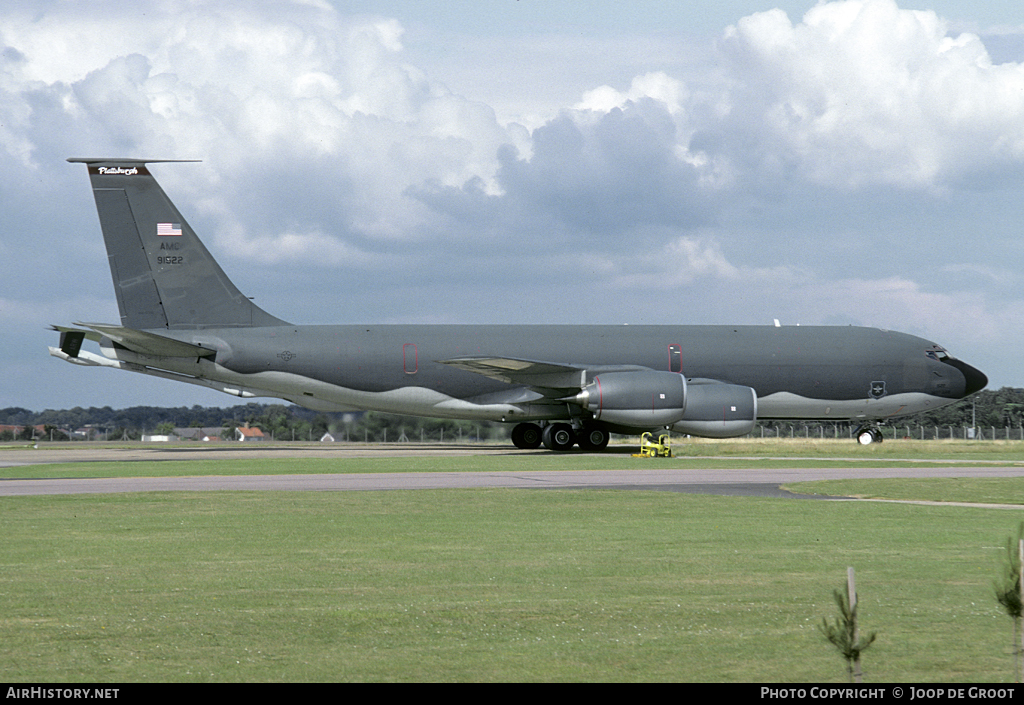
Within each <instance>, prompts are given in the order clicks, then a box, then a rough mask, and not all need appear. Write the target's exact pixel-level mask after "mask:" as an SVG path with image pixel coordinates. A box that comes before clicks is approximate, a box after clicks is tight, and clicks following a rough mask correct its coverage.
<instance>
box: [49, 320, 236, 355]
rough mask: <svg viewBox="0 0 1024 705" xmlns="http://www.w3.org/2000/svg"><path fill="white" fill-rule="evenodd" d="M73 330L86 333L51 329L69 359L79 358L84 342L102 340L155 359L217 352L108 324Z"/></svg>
mask: <svg viewBox="0 0 1024 705" xmlns="http://www.w3.org/2000/svg"><path fill="white" fill-rule="evenodd" d="M75 325H76V326H84V327H85V328H88V329H89V330H82V329H81V328H71V327H68V326H53V330H55V331H59V332H60V333H61V336H60V337H61V346H60V349H61V350H62V351H64V352H65V353H67V354H69V355H70V356H71V357H77V356H78V350H79V349H80V348H81V347H82V341H83V340H84V339H86V338H88V339H89V340H93V341H96V342H99V341H100V340H102V339H103V338H109V339H110V340H112V341H113V342H115V343H117V344H118V345H120V346H121V347H124V348H127V349H128V350H131V351H132V352H136V353H139V354H141V355H152V356H154V357H213V356H214V355H216V354H217V351H216V350H212V349H210V348H204V347H203V346H201V345H194V344H192V343H185V342H182V341H180V340H175V339H173V338H165V337H164V336H162V335H157V334H156V333H147V332H146V331H141V330H135V329H134V328H125V327H124V326H115V325H112V324H108V323H76V324H75Z"/></svg>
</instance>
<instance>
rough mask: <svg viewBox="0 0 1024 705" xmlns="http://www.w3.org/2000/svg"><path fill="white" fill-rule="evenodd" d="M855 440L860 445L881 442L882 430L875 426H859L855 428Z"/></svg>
mask: <svg viewBox="0 0 1024 705" xmlns="http://www.w3.org/2000/svg"><path fill="white" fill-rule="evenodd" d="M857 442H858V443H860V444H861V445H862V446H869V445H871V444H872V443H881V442H882V432H881V431H879V430H878V429H877V428H861V429H858V430H857Z"/></svg>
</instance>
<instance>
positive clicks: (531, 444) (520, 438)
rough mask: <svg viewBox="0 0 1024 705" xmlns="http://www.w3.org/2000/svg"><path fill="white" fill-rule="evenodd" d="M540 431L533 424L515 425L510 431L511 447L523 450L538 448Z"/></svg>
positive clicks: (538, 427)
mask: <svg viewBox="0 0 1024 705" xmlns="http://www.w3.org/2000/svg"><path fill="white" fill-rule="evenodd" d="M540 442H541V430H540V426H538V425H537V424H535V423H521V424H516V425H515V427H514V428H513V429H512V445H514V446H515V447H516V448H522V449H523V450H532V449H534V448H540Z"/></svg>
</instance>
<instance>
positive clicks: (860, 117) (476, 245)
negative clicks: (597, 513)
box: [0, 0, 1024, 347]
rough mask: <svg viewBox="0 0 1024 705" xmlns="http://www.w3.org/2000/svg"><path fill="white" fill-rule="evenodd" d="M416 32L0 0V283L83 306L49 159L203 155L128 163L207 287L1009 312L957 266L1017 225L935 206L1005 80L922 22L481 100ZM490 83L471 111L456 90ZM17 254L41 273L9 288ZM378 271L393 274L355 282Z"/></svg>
mask: <svg viewBox="0 0 1024 705" xmlns="http://www.w3.org/2000/svg"><path fill="white" fill-rule="evenodd" d="M338 7H340V6H338ZM415 41H416V39H415V37H414V38H410V37H408V36H407V35H406V32H405V29H404V26H403V24H402V23H401V21H399V20H398V19H395V18H387V17H370V16H349V15H346V14H344V12H342V11H339V10H338V9H337V7H335V6H333V5H331V4H327V3H324V2H317V1H313V0H309V1H299V0H273V1H272V2H267V3H250V2H243V1H242V0H219V1H218V2H208V3H196V2H192V1H190V0H164V1H160V0H140V2H137V3H133V4H132V7H131V8H130V9H127V10H126V9H124V8H115V7H113V6H110V5H105V4H103V3H100V4H98V5H96V4H93V5H89V4H83V3H55V4H54V3H51V4H48V5H47V6H46V7H45V8H44V9H41V10H40V9H37V8H32V7H29V6H27V5H26V6H24V7H22V6H19V7H18V8H14V9H12V10H11V11H9V12H5V13H3V16H0V61H2V63H0V155H2V158H3V159H4V161H5V164H7V165H9V168H8V169H5V170H3V171H2V172H0V203H3V204H5V206H4V207H5V211H4V218H3V222H5V225H6V226H7V229H8V232H15V233H17V234H18V235H20V237H19V236H8V235H6V234H5V236H4V238H3V240H2V242H0V245H2V247H3V250H2V253H3V255H4V257H5V259H10V260H11V261H18V262H20V263H21V264H22V265H23V266H20V267H18V268H17V270H16V271H12V272H10V273H9V276H8V281H7V282H6V285H7V286H9V287H12V288H15V289H25V290H26V291H33V288H32V287H37V290H36V292H37V293H36V296H37V298H39V299H44V298H47V297H49V298H48V299H47V300H49V301H52V302H53V305H55V306H58V307H61V306H73V305H74V301H75V300H76V297H77V300H79V301H83V302H86V301H87V302H95V301H96V300H98V299H100V298H102V297H104V296H106V295H107V294H108V293H109V279H108V277H107V273H106V272H105V270H104V267H105V266H106V264H105V257H104V255H103V252H102V242H101V240H100V239H99V238H98V237H97V235H96V233H95V232H94V231H95V213H94V211H93V210H92V204H91V203H90V201H89V198H90V196H89V193H88V191H87V189H86V188H85V182H84V174H83V173H82V170H81V169H80V168H79V167H77V166H75V167H71V166H68V165H65V164H63V163H62V160H63V159H64V158H65V157H68V156H118V155H123V156H132V157H151V158H200V159H202V160H203V162H204V163H203V164H192V165H173V166H172V165H155V166H154V167H153V169H154V172H155V173H156V174H157V176H158V178H159V179H160V180H161V183H162V184H163V185H164V187H165V189H166V190H167V191H168V193H169V194H170V195H171V197H172V198H173V199H174V200H175V201H176V202H177V203H178V204H179V206H180V207H181V208H182V210H183V212H184V213H185V215H186V217H187V218H188V219H189V220H190V222H191V224H192V225H193V226H194V227H196V229H197V230H198V231H199V232H200V233H202V234H203V236H204V238H205V239H207V240H208V242H209V243H210V245H211V249H213V250H214V251H216V252H218V256H221V254H220V253H225V254H224V256H225V257H226V258H228V260H229V261H227V262H225V265H226V266H225V268H226V269H227V270H228V271H229V272H231V273H232V276H233V277H235V278H236V279H237V278H239V277H240V276H241V277H252V278H253V279H257V280H258V279H260V278H265V277H270V276H277V274H275V273H280V272H286V273H287V274H286V275H282V279H284V278H287V279H289V280H290V281H293V282H301V286H302V287H309V288H313V287H317V290H318V292H319V293H318V294H317V297H318V299H320V300H322V299H328V298H330V297H339V298H345V299H346V300H355V299H356V298H358V297H362V298H360V299H359V300H360V301H362V302H363V307H364V310H373V311H379V316H380V317H382V318H385V319H387V320H425V319H435V318H437V316H438V315H440V316H441V318H443V319H444V320H461V319H460V315H461V316H462V319H466V318H470V319H472V320H475V321H478V322H483V321H484V320H491V321H495V320H498V321H500V320H510V319H511V320H517V321H520V322H526V321H541V320H543V321H547V322H561V321H566V320H587V321H589V322H602V321H601V320H598V319H596V318H595V316H599V315H601V313H600V312H602V311H603V312H604V314H605V315H607V316H609V317H611V318H612V319H613V320H615V321H616V322H621V321H623V320H630V314H631V312H633V311H637V310H642V308H643V307H644V306H645V305H646V302H648V301H649V300H650V299H651V298H652V297H653V298H654V299H655V300H656V301H657V302H659V304H660V303H662V302H671V311H672V312H673V315H672V316H671V320H673V321H679V322H691V321H692V322H698V321H699V322H713V321H721V320H730V321H737V322H749V321H766V320H770V319H771V318H772V317H780V316H781V317H782V318H784V319H791V318H792V319H800V320H802V321H803V322H805V323H815V322H835V321H843V322H858V323H867V324H872V323H878V322H880V321H885V322H886V325H890V326H891V327H895V328H906V327H907V326H906V325H901V324H900V319H901V318H902V319H905V320H906V319H909V320H913V321H918V322H921V324H922V325H924V326H927V327H928V328H929V329H932V328H934V329H939V328H941V327H942V326H943V323H944V322H947V323H948V321H949V320H950V319H949V316H948V314H947V311H948V310H949V309H950V307H955V306H957V303H958V302H961V303H962V305H961V306H960V307H959V308H957V311H958V313H957V314H956V315H957V318H956V321H957V323H956V326H957V330H959V331H962V336H964V337H968V336H969V335H970V333H971V331H972V330H973V331H984V332H986V334H990V335H993V336H997V335H1003V337H1004V338H1005V335H1006V334H1005V333H999V331H1003V330H1004V326H1005V325H1006V322H1007V319H1006V317H1005V316H1004V315H1003V313H1001V312H1002V311H1019V310H1020V307H1019V305H1018V302H1019V300H1020V297H1019V295H1018V294H1016V293H1015V292H1016V291H1017V290H1019V286H1017V284H1019V279H1020V277H1019V275H1018V274H1015V273H1014V272H1012V271H1007V267H1006V266H1005V265H1004V264H1003V262H998V263H997V264H998V266H995V265H993V263H991V262H986V261H984V260H985V258H986V257H991V256H994V257H1004V258H1005V257H1006V254H1005V253H1007V252H1017V251H1019V250H1013V249H1012V248H1013V247H1014V246H1016V245H1014V244H1013V243H1014V242H1015V239H1016V237H1017V235H1016V225H1015V224H1014V223H1013V222H1011V221H1012V218H1008V217H1006V216H1004V217H1003V221H1004V222H998V221H994V220H993V218H994V216H993V215H992V214H990V213H988V212H987V208H986V204H991V203H992V202H993V201H986V200H985V199H984V198H978V199H974V200H971V199H969V198H965V197H964V195H963V194H965V193H967V192H981V191H983V190H985V189H988V190H991V191H1001V190H1002V191H1005V190H1006V189H1007V188H1009V187H1008V186H1007V184H1009V185H1010V186H1012V185H1013V184H1017V185H1019V184H1020V180H1021V176H1024V169H1022V166H1024V66H1022V64H1019V63H1013V62H1003V63H1000V62H999V61H998V60H995V59H993V56H992V55H991V54H990V53H989V51H988V49H987V47H986V45H985V42H984V41H983V40H982V39H981V38H980V37H979V35H977V34H972V33H965V32H960V31H954V29H953V28H952V27H951V26H950V25H949V24H948V23H947V22H946V21H945V20H943V19H942V18H941V17H940V16H938V15H937V14H936V13H934V12H930V11H915V10H905V9H901V8H900V7H898V6H897V5H896V4H895V2H894V1H893V0H841V1H836V2H822V3H819V4H818V5H816V6H814V7H813V8H811V10H809V11H808V12H807V13H806V14H805V15H804V16H803V17H802V18H797V17H789V16H787V15H786V14H785V13H783V12H782V11H780V10H769V11H767V12H761V13H755V14H752V15H750V16H747V17H744V18H742V19H740V20H738V21H737V22H736V23H735V24H734V25H733V26H731V27H729V28H727V29H725V30H724V31H723V32H722V33H721V35H720V36H719V37H718V40H717V43H716V44H715V47H714V49H711V50H708V52H707V55H706V56H705V57H703V58H702V59H701V60H700V61H694V62H692V63H691V64H687V65H686V66H683V67H679V66H676V67H675V68H669V67H666V66H664V65H661V64H660V62H659V61H655V60H652V61H651V65H650V66H649V67H647V68H645V69H644V70H642V71H638V72H636V74H635V75H633V73H632V72H630V73H621V72H620V73H618V74H616V75H614V76H611V77H607V78H604V77H601V78H599V79H597V80H594V81H593V83H591V84H589V85H588V88H587V89H586V90H581V91H579V93H578V94H575V95H563V96H558V94H557V92H556V91H551V92H550V93H545V94H544V98H543V99H540V98H538V97H537V95H531V94H526V93H523V92H522V91H521V90H519V83H518V82H517V80H516V79H515V78H514V77H510V76H509V75H508V69H509V63H508V61H509V60H508V58H507V53H506V54H505V55H503V53H502V52H494V57H493V63H486V62H485V63H484V64H482V65H480V66H478V67H474V68H473V69H472V70H471V71H467V72H464V73H463V74H462V75H464V76H465V75H471V76H476V77H478V80H479V81H480V82H481V83H484V84H486V86H487V89H486V90H481V91H480V92H479V93H474V92H472V91H470V92H468V93H467V94H465V95H461V94H458V93H456V92H453V91H452V90H450V89H449V88H448V87H447V86H446V84H445V80H446V75H445V74H444V73H443V71H441V72H437V69H438V68H441V69H443V67H444V62H443V61H435V62H434V63H433V64H432V66H433V67H434V69H435V72H434V73H433V74H429V73H428V72H427V71H425V70H424V69H423V68H422V67H421V66H417V65H416V57H417V56H422V55H423V54H422V53H421V54H417V53H416V52H415V51H411V50H410V49H411V48H413V49H415V48H416V47H410V44H411V43H414V42H415ZM593 41H598V40H593ZM658 41H659V46H661V47H664V46H665V44H666V42H667V41H668V40H667V39H666V38H665V37H660V38H659V39H658ZM683 41H688V40H684V39H683V38H682V35H680V39H679V42H681V43H682V42H683ZM531 42H533V43H537V42H542V43H543V42H546V43H547V49H546V50H545V52H543V59H536V61H537V63H536V64H531V63H530V61H531V56H530V53H529V52H523V53H522V55H521V56H516V57H515V62H514V63H515V67H516V70H517V71H520V72H530V73H531V74H532V75H535V76H541V77H544V76H546V75H547V74H545V72H556V71H558V70H559V69H558V66H559V62H557V61H554V60H553V59H552V57H555V56H557V55H558V52H566V51H567V50H566V49H565V48H564V46H563V43H560V42H559V41H555V40H554V39H550V38H532V39H531V40H530V41H524V43H522V44H520V45H519V46H528V45H530V43H531ZM635 43H636V42H635V40H633V38H628V37H627V38H623V37H614V38H612V39H609V44H608V46H609V47H611V49H610V50H609V52H608V54H609V55H612V56H614V55H616V53H622V52H623V51H624V50H626V49H628V48H629V47H626V46H624V45H625V44H635ZM569 46H570V47H577V46H578V45H574V44H570V45H569ZM632 48H633V49H634V50H635V51H634V53H633V59H632V61H634V63H635V61H636V56H642V55H644V53H643V51H642V47H632ZM421 49H422V48H421ZM571 51H572V49H570V50H568V52H569V53H571ZM687 51H688V52H690V53H694V54H695V53H697V52H698V49H697V48H694V47H687ZM450 53H451V56H452V57H453V58H452V59H450V60H451V61H463V60H464V59H462V58H461V56H460V54H459V52H458V48H457V47H454V45H453V48H451V49H450ZM1003 54H1004V55H1008V53H1007V52H1006V51H1004V52H1003ZM664 55H665V52H664V51H660V52H658V56H664ZM479 56H484V53H483V52H481V53H480V54H479ZM488 60H489V61H491V59H488ZM574 60H575V61H577V62H579V61H580V60H579V58H578V57H575V58H574ZM574 65H576V66H577V67H578V66H579V64H578V63H577V64H574ZM539 82H540V81H538V80H537V79H536V78H534V79H532V81H524V82H523V83H525V84H528V85H537V83H539ZM551 82H552V83H558V85H565V83H568V82H565V83H560V82H558V81H555V80H552V81H551ZM499 92H500V93H501V94H502V95H501V98H500V102H501V106H500V108H499V111H496V110H495V107H494V105H495V104H496V103H497V99H496V100H491V101H490V102H491V104H488V103H487V102H485V101H484V100H481V99H479V97H478V96H479V95H481V94H484V95H488V96H491V97H494V96H495V95H496V94H497V93H499ZM553 96H554V97H553ZM556 101H560V102H556ZM541 103H543V104H542V105H541ZM498 112H500V114H502V115H531V116H533V119H531V121H530V122H529V125H528V127H527V126H524V125H519V124H514V123H509V122H507V121H506V122H503V121H502V119H501V118H499V116H498ZM538 115H542V116H545V117H543V118H538V117H536V116H538ZM54 194H60V196H56V197H55V196H54ZM1016 200H1017V199H1016V197H1015V196H1014V197H1013V198H1010V197H1004V199H1003V200H1002V201H1000V202H1002V203H1015V202H1016ZM72 211H73V215H72ZM983 220H984V221H985V223H984V225H985V226H987V227H984V226H981V225H979V223H980V222H981V221H983ZM55 223H59V224H60V225H57V226H56V227H55ZM922 223H924V224H922ZM968 237H969V238H971V248H966V247H965V246H964V243H965V240H966V238H968ZM1016 247H1018V248H1019V246H1016ZM54 253H60V257H59V258H57V259H59V260H60V262H59V263H58V264H55V263H54V261H53V260H54V259H55V258H54V256H53V255H54ZM950 259H956V262H955V263H951V262H949V261H948V260H950ZM231 260H233V261H231ZM836 261H838V262H840V264H838V265H837V264H832V263H833V262H836ZM86 262H94V263H95V267H94V268H93V269H91V270H90V273H89V276H87V277H81V276H79V277H74V276H72V275H73V273H75V267H76V266H79V265H80V264H81V263H86ZM235 267H237V269H236V268H235ZM1009 269H1010V270H1012V267H1010V268H1009ZM36 271H48V272H53V273H54V276H55V277H57V276H59V277H60V278H61V282H60V283H58V284H54V283H53V282H51V283H50V284H48V285H47V286H46V287H42V288H39V284H38V283H37V282H36V281H35V277H33V275H32V272H36ZM239 271H241V274H239ZM384 271H389V272H402V275H401V276H400V277H398V278H395V280H394V281H390V282H389V283H387V285H386V286H385V284H384V283H383V280H384V279H385V277H382V276H381V272H384ZM996 274H998V275H999V276H996ZM69 279H77V280H78V281H77V282H76V285H75V288H74V291H71V292H69V291H68V287H67V286H66V285H65V284H64V282H65V281H66V280H69ZM239 283H240V286H241V288H243V289H245V290H247V291H248V290H251V289H254V288H256V287H254V286H253V285H252V283H249V284H248V285H246V284H243V283H241V282H239ZM953 285H955V288H956V290H955V291H950V290H949V289H950V288H951V287H952V286H953ZM287 286H291V287H293V288H290V289H287V290H286V291H287V292H288V295H285V294H281V295H280V299H279V301H280V303H282V304H288V305H292V306H296V307H297V306H298V304H296V303H295V300H297V299H301V297H296V296H294V294H295V288H294V287H298V286H299V284H298V283H295V284H287ZM356 290H358V291H356ZM396 292H399V293H400V294H401V296H399V297H398V298H399V302H397V303H394V304H392V303H390V301H391V297H393V296H394V295H395V293H396ZM0 293H2V292H0ZM374 297H376V300H379V301H383V302H385V304H384V305H383V306H376V305H375V304H373V303H372V302H373V301H374V300H375V299H374ZM7 299H8V300H9V301H11V300H22V298H19V297H17V296H10V295H9V296H7ZM552 301H557V302H558V303H557V305H552V304H551V302H552ZM594 301H601V302H602V306H603V308H601V307H597V306H595V305H594V304H593V302H594ZM368 302H369V303H368ZM437 302H441V304H439V305H443V307H444V309H445V310H444V313H443V314H435V313H433V312H432V311H431V310H430V307H431V306H432V305H434V304H436V303H437ZM467 302H468V303H467ZM483 302H486V306H485V305H484V304H483ZM272 303H275V302H269V303H268V302H265V301H262V300H261V304H263V305H267V307H268V308H270V309H272V310H274V311H275V312H279V313H280V315H282V316H284V317H286V318H289V319H294V320H303V316H305V315H308V313H306V312H305V311H304V310H302V309H301V308H295V309H293V310H292V311H284V310H281V309H279V308H275V307H274V306H273V305H271V304H272ZM996 304H999V305H998V306H997V305H996ZM83 305H84V304H83ZM460 306H462V307H463V308H462V309H460V308H459V307H460ZM997 308H998V312H993V309H997ZM460 310H461V311H462V313H461V314H460V313H459V311H460ZM328 314H330V315H328ZM769 314H770V315H769ZM3 315H4V314H3V312H2V311H0V317H2V316H3ZM7 315H12V314H7ZM556 315H557V319H556V320H552V318H551V316H556ZM325 316H326V318H325V319H324V320H325V322H326V321H327V320H330V319H333V318H334V312H333V311H330V312H327V313H326V314H325ZM88 317H89V314H88V312H87V311H83V312H82V313H80V314H74V313H72V314H70V315H68V316H66V317H64V318H70V319H74V318H88ZM16 319H17V320H16V322H17V323H18V324H19V325H21V324H23V323H24V321H25V318H24V316H23V315H21V314H18V316H17V317H16ZM661 320H665V319H664V318H661ZM970 320H977V321H978V323H976V324H974V325H970V324H969V323H968V321H970ZM1021 342H1024V341H1021ZM1009 347H1019V345H1016V346H1009Z"/></svg>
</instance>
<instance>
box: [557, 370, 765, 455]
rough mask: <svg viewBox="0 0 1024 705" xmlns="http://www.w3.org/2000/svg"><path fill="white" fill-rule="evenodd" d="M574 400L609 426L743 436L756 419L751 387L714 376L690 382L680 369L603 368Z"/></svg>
mask: <svg viewBox="0 0 1024 705" xmlns="http://www.w3.org/2000/svg"><path fill="white" fill-rule="evenodd" d="M573 401H574V402H575V403H577V404H579V405H580V406H582V407H583V408H584V409H586V410H587V411H589V412H590V413H592V414H593V415H594V420H595V421H601V422H603V423H605V424H607V425H610V426H618V427H628V428H647V429H649V428H655V427H659V426H661V427H670V428H671V429H672V430H673V431H678V432H680V433H688V434H690V435H693V436H703V437H706V438H731V437H734V436H743V435H745V434H747V433H750V432H751V431H752V430H753V429H754V423H755V421H756V420H757V393H756V392H755V391H754V390H753V389H752V388H750V387H743V386H740V385H737V384H726V383H724V382H718V381H716V380H712V379H691V380H689V381H687V380H686V378H685V377H683V375H681V374H678V373H676V372H659V371H656V370H631V371H622V372H605V373H602V374H599V375H597V376H595V377H594V381H593V382H591V383H590V384H588V385H587V386H586V387H584V388H583V389H582V390H581V391H580V393H579V394H577V395H576V397H575V398H574V399H573Z"/></svg>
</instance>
